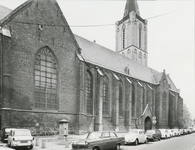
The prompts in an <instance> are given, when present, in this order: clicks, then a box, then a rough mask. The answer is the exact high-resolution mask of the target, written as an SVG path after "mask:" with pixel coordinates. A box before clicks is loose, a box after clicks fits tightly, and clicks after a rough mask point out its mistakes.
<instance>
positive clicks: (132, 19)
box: [115, 0, 148, 66]
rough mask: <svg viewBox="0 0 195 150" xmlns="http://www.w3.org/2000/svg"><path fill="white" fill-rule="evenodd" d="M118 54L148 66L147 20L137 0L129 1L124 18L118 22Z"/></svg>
mask: <svg viewBox="0 0 195 150" xmlns="http://www.w3.org/2000/svg"><path fill="white" fill-rule="evenodd" d="M115 32H116V52H118V53H119V54H121V55H123V56H125V57H128V58H130V59H132V60H134V61H136V62H138V63H140V64H142V65H144V66H147V64H148V52H147V20H145V19H142V18H141V17H140V12H139V8H138V4H137V1H136V0H127V2H126V6H125V11H124V15H123V18H122V19H121V20H120V21H117V22H116V31H115Z"/></svg>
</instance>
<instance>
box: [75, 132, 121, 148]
mask: <svg viewBox="0 0 195 150" xmlns="http://www.w3.org/2000/svg"><path fill="white" fill-rule="evenodd" d="M124 142H125V139H124V137H118V136H117V135H116V133H115V132H109V131H108V132H106V131H103V132H91V133H89V134H88V136H87V138H86V139H82V140H79V141H77V142H74V143H72V150H81V149H83V150H84V149H90V150H109V149H112V150H119V149H120V146H121V145H122V144H124Z"/></svg>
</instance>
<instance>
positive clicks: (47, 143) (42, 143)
mask: <svg viewBox="0 0 195 150" xmlns="http://www.w3.org/2000/svg"><path fill="white" fill-rule="evenodd" d="M86 136H87V135H86V134H85V135H68V137H67V139H68V145H66V146H65V139H64V138H63V139H58V137H59V136H58V135H55V136H37V137H36V136H35V140H34V148H33V150H71V149H72V142H74V141H77V140H79V139H85V138H86ZM67 146H68V148H66V147H67ZM1 147H7V144H6V143H2V142H0V149H1Z"/></svg>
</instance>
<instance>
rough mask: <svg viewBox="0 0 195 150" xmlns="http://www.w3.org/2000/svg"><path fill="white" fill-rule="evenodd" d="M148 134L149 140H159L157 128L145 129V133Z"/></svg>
mask: <svg viewBox="0 0 195 150" xmlns="http://www.w3.org/2000/svg"><path fill="white" fill-rule="evenodd" d="M145 134H146V135H147V136H148V139H149V140H152V141H154V140H159V141H160V139H161V132H160V130H158V129H155V130H147V131H146V133H145Z"/></svg>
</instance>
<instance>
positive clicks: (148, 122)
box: [144, 116, 152, 131]
mask: <svg viewBox="0 0 195 150" xmlns="http://www.w3.org/2000/svg"><path fill="white" fill-rule="evenodd" d="M144 129H145V131H146V130H151V129H152V120H151V118H150V117H149V116H148V117H146V119H145V121H144Z"/></svg>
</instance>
